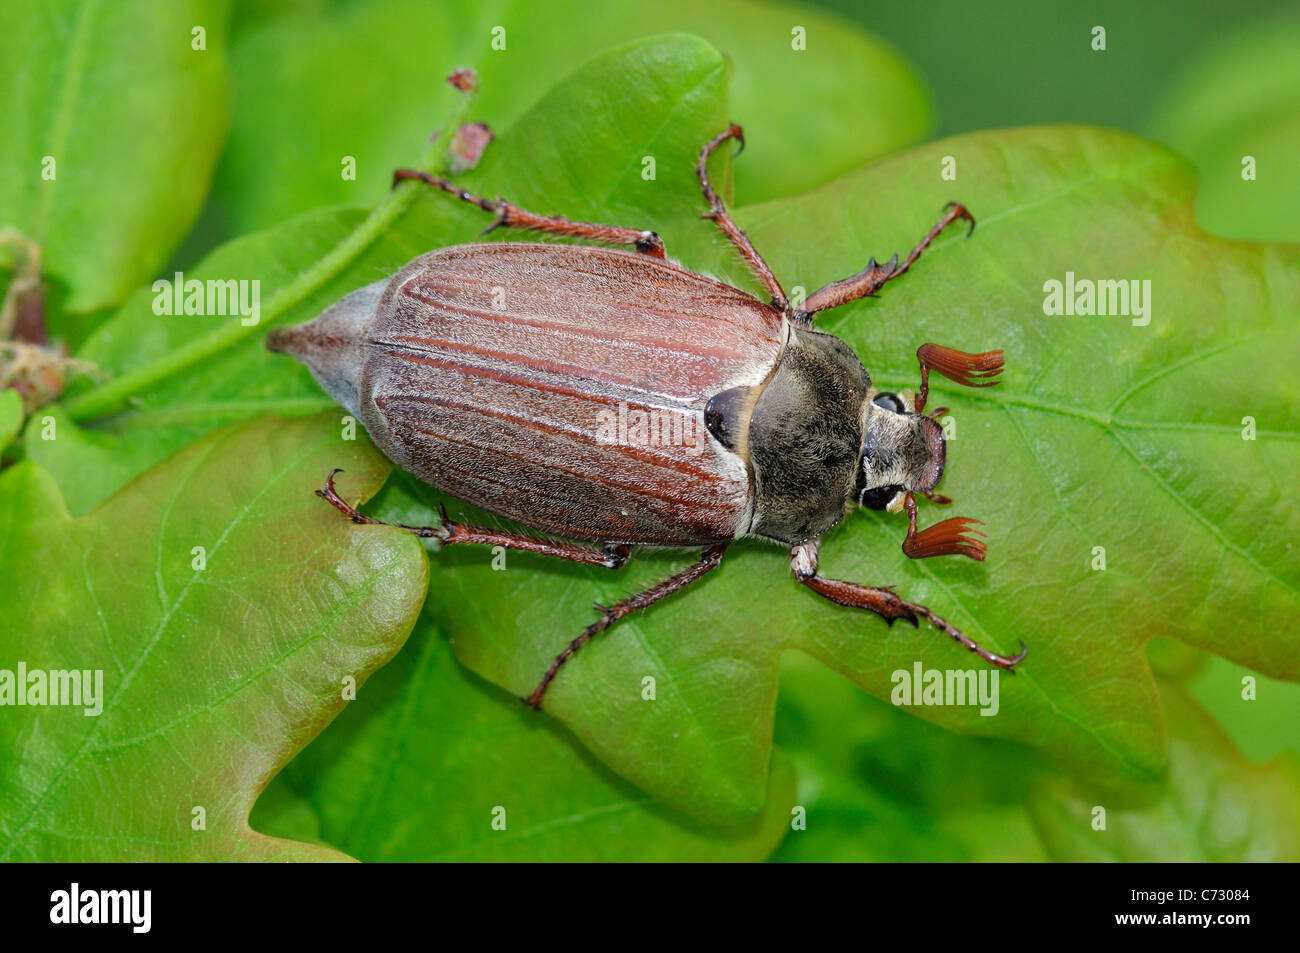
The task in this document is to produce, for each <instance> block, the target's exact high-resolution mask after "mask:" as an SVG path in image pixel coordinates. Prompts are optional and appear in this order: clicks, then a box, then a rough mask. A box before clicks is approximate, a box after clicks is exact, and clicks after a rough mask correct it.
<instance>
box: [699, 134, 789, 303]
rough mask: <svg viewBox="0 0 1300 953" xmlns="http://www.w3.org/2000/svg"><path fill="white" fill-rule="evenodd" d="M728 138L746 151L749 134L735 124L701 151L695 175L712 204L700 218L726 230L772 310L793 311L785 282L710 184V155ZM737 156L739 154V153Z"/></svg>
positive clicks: (710, 141) (723, 230) (723, 232)
mask: <svg viewBox="0 0 1300 953" xmlns="http://www.w3.org/2000/svg"><path fill="white" fill-rule="evenodd" d="M728 139H735V140H736V141H737V142H739V143H740V148H741V149H743V148H745V131H744V130H743V129H741V128H740V127H739V126H737V125H736V124H735V123H734V122H733V123H732V124H731V125H730V126H728V127H727V128H726V129H725V130H724V131H722V132H720V133H718V134H717V135H716V136H714V137H713V138H712V139H710V140H709V141H708V142H707V143H705V145H704V148H703V149H701V150H700V161H699V164H698V165H697V166H696V167H695V172H696V175H698V176H699V178H700V188H701V189H703V190H704V197H705V198H706V199H708V202H709V210H708V211H707V212H705V213H704V214H703V215H702V216H700V217H701V218H711V219H713V222H714V224H716V225H717V226H718V228H720V229H722V234H724V235H726V236H727V238H728V239H729V240H730V241H731V244H733V245H735V246H736V249H737V250H738V251H739V252H740V254H741V257H743V258H744V259H745V264H746V266H748V268H749V270H750V271H751V272H753V273H754V276H755V277H756V278H757V279H758V280H759V282H760V283H761V284H762V285H763V290H764V291H766V292H767V294H768V296H769V297H770V298H771V299H772V307H774V308H776V309H777V310H778V311H781V312H783V313H784V312H786V311H788V310H789V308H790V306H789V303H788V302H787V301H786V298H785V291H784V290H782V288H781V282H779V281H777V279H776V275H774V274H772V269H771V268H769V267H768V266H767V262H766V261H764V260H763V256H762V255H760V254H759V253H758V249H757V248H755V247H754V245H753V243H752V242H751V241H750V240H749V236H748V235H746V234H745V233H744V232H742V231H741V230H740V227H739V226H738V225H736V223H735V222H734V221H732V218H731V215H730V214H729V213H728V212H727V208H726V206H725V205H723V204H722V199H720V198H719V197H718V193H717V192H715V191H713V186H712V185H710V184H709V173H708V168H707V166H708V163H709V156H710V155H711V154H712V153H713V150H714V149H716V148H718V146H720V145H722V144H723V143H724V142H726V141H727V140H728ZM737 155H739V152H738V153H737Z"/></svg>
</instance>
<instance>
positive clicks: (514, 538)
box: [316, 470, 632, 569]
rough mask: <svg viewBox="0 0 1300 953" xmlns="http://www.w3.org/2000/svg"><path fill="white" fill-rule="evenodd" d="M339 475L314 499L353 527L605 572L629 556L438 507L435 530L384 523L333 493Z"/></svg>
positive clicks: (618, 548) (627, 551)
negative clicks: (506, 528)
mask: <svg viewBox="0 0 1300 953" xmlns="http://www.w3.org/2000/svg"><path fill="white" fill-rule="evenodd" d="M342 472H343V471H342V470H331V471H330V475H329V476H328V477H326V478H325V488H324V489H321V490H317V491H316V495H317V496H319V497H321V498H322V499H324V500H326V501H327V502H328V503H329V504H330V505H331V506H333V507H334V508H335V509H336V510H338V511H339V512H340V513H342V514H343V515H344V516H346V517H347V518H348V519H350V520H352V522H354V523H363V524H367V525H371V526H395V527H397V528H398V529H404V530H406V531H407V532H408V533H414V534H415V535H416V536H419V537H420V538H422V539H436V540H438V542H440V543H441V544H442V545H443V546H453V545H456V544H457V543H481V544H483V545H485V546H504V547H505V548H506V549H514V550H518V551H520V552H526V553H537V554H538V555H540V556H554V557H555V558H557V559H567V560H569V561H570V562H575V563H582V564H584V565H587V566H599V567H601V568H604V569H619V568H621V567H623V566H624V565H625V564H626V563H627V561H628V558H629V557H630V556H631V554H632V547H630V546H624V545H620V544H615V543H607V544H606V545H604V546H601V547H599V548H597V547H594V546H583V545H581V544H580V543H570V542H565V541H564V540H548V539H534V538H533V537H531V536H523V535H521V534H519V533H508V532H501V531H499V530H492V529H481V528H480V527H477V526H469V525H467V524H465V523H457V522H454V521H453V520H451V519H449V518H448V517H447V511H446V509H445V508H443V507H441V506H439V508H438V509H439V512H440V514H441V516H442V519H441V520H440V521H439V522H438V525H437V526H407V525H406V524H405V523H386V522H384V521H383V520H377V519H373V518H371V517H369V516H366V515H365V514H364V513H362V512H360V511H359V510H357V508H356V507H354V506H352V505H351V504H350V503H348V502H347V501H346V500H344V499H343V498H342V497H341V496H339V494H338V491H336V490H335V489H334V475H335V474H337V473H342Z"/></svg>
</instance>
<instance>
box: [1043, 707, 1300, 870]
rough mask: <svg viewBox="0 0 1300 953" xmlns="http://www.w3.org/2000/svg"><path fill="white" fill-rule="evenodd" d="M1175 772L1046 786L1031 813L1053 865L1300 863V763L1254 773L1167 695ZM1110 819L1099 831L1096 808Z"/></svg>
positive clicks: (1213, 730)
mask: <svg viewBox="0 0 1300 953" xmlns="http://www.w3.org/2000/svg"><path fill="white" fill-rule="evenodd" d="M1160 694H1161V699H1162V700H1163V702H1164V705H1165V711H1166V713H1167V715H1168V723H1169V767H1168V769H1167V771H1166V774H1165V776H1164V777H1163V778H1162V779H1161V780H1160V781H1159V782H1157V783H1151V784H1147V785H1136V786H1126V787H1118V786H1102V785H1098V784H1095V783H1094V784H1089V783H1081V782H1073V783H1071V782H1066V781H1052V782H1048V783H1045V784H1044V785H1043V786H1042V788H1041V789H1040V790H1039V791H1037V792H1036V793H1035V794H1034V796H1033V797H1032V798H1031V799H1030V800H1029V807H1030V813H1031V814H1032V815H1033V818H1034V823H1035V825H1036V827H1037V828H1038V831H1039V833H1040V835H1041V836H1042V839H1043V843H1044V845H1045V846H1046V848H1047V851H1048V853H1049V854H1050V855H1051V857H1052V859H1053V860H1064V861H1075V862H1078V861H1085V862H1087V861H1158V862H1169V861H1175V862H1195V861H1200V862H1204V861H1210V862H1236V863H1239V862H1243V861H1246V862H1258V861H1287V862H1292V863H1294V862H1295V861H1297V860H1300V758H1298V757H1297V756H1296V755H1295V753H1294V752H1286V753H1284V754H1280V755H1278V756H1277V757H1276V758H1274V759H1273V760H1272V761H1270V762H1269V763H1267V764H1263V765H1259V764H1253V763H1252V762H1250V761H1248V760H1247V759H1246V758H1245V757H1243V756H1242V755H1241V753H1240V752H1238V751H1237V750H1236V748H1235V747H1233V745H1232V743H1231V742H1230V741H1229V740H1228V738H1227V736H1226V735H1224V734H1223V732H1222V731H1221V730H1220V729H1219V727H1218V725H1216V724H1215V722H1214V720H1213V719H1212V718H1211V717H1210V716H1209V715H1208V714H1207V713H1206V711H1205V710H1204V709H1202V708H1201V707H1200V706H1199V705H1198V704H1197V703H1196V702H1195V701H1193V700H1192V699H1191V697H1190V696H1188V695H1187V694H1186V693H1185V692H1184V691H1182V690H1181V689H1178V688H1176V687H1173V686H1168V685H1165V686H1162V691H1161V693H1160ZM1098 807H1101V808H1104V809H1105V812H1106V815H1105V828H1104V829H1101V830H1098V829H1096V828H1095V824H1096V820H1095V818H1096V816H1097V815H1096V814H1095V811H1096V808H1098Z"/></svg>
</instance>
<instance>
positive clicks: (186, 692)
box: [0, 415, 428, 861]
mask: <svg viewBox="0 0 1300 953" xmlns="http://www.w3.org/2000/svg"><path fill="white" fill-rule="evenodd" d="M332 417H333V415H329V416H327V417H325V418H320V417H317V418H302V419H298V420H292V421H286V420H280V419H277V418H270V417H268V418H263V419H261V420H258V421H254V422H252V423H248V424H245V425H242V426H239V427H236V428H233V429H227V430H224V431H221V432H219V433H215V434H212V435H209V436H208V437H205V438H204V439H202V440H200V441H198V442H196V443H194V444H193V445H192V446H190V447H189V448H187V449H186V450H184V451H182V452H181V453H179V454H177V455H176V456H175V457H173V458H172V459H170V460H168V461H167V462H166V463H164V464H162V465H160V466H158V467H155V468H153V469H152V470H150V471H148V472H147V473H146V474H144V475H143V476H141V477H140V478H139V479H138V480H136V481H135V482H134V483H132V484H130V485H129V486H128V487H126V488H125V489H123V490H121V491H120V492H119V493H117V494H116V495H115V496H114V497H113V498H112V499H111V500H109V501H108V502H107V503H105V504H104V505H103V506H101V507H100V508H98V509H97V510H95V512H93V513H91V514H89V515H87V516H83V517H80V518H78V519H73V518H72V517H70V516H69V515H68V513H67V511H66V510H65V509H64V508H63V502H62V499H61V497H60V494H59V490H58V488H57V486H55V484H54V481H53V480H52V479H51V478H50V476H49V475H48V474H47V473H45V472H44V471H42V470H41V469H40V468H39V467H37V466H36V465H34V464H32V463H30V462H26V463H20V464H18V465H17V466H14V467H11V468H10V469H8V470H7V471H6V472H5V473H4V474H3V475H2V476H0V528H2V529H0V606H3V607H4V610H3V613H4V614H3V618H2V619H0V669H4V670H8V672H9V673H16V672H17V671H18V666H19V665H25V666H26V669H27V670H28V672H29V673H30V672H33V671H37V670H42V671H49V670H77V671H83V670H84V671H87V672H94V671H98V672H100V673H101V676H99V677H102V683H97V684H102V688H101V689H100V691H99V692H98V694H97V701H96V702H95V704H94V705H93V706H92V707H97V708H99V712H98V713H97V714H95V715H90V716H88V715H87V714H86V711H85V707H86V706H84V705H83V706H79V707H54V706H50V705H46V706H43V707H34V706H32V705H26V706H23V707H6V708H5V709H4V717H3V718H0V748H2V749H3V750H4V751H6V752H8V754H7V755H6V757H5V758H4V759H3V761H2V762H0V859H3V860H9V861H15V860H21V861H35V860H39V861H51V860H64V861H108V860H154V861H159V860H168V861H176V860H337V859H346V857H345V855H343V854H340V853H339V852H338V851H335V850H328V849H322V848H319V847H315V846H310V845H307V844H301V843H293V842H291V841H285V840H281V839H278V838H275V837H269V836H266V835H264V834H261V833H258V832H257V831H255V830H253V829H252V828H250V827H249V826H248V813H249V810H250V808H251V807H252V805H253V801H254V799H255V798H256V797H257V795H258V793H259V792H260V791H261V790H262V788H263V787H264V786H265V785H266V783H267V782H268V781H269V780H270V779H271V777H272V776H274V775H275V773H276V772H277V771H279V770H280V768H281V767H282V766H283V765H284V764H285V763H286V762H288V760H289V759H290V758H291V757H292V756H293V754H294V753H295V752H296V751H298V750H299V749H300V748H302V747H303V745H305V744H306V743H307V742H308V741H309V740H310V739H311V738H312V737H314V736H315V735H316V734H317V733H318V732H319V731H320V730H321V729H322V728H323V727H324V726H325V725H326V724H327V723H328V722H329V721H330V720H331V719H332V718H333V717H334V716H335V715H336V714H337V713H338V712H339V711H340V710H341V709H342V708H343V707H344V705H345V704H346V702H345V701H344V686H345V684H347V681H346V680H349V679H355V681H356V682H357V683H361V682H364V681H365V679H366V678H367V676H369V675H370V673H371V672H373V671H374V670H375V669H376V668H378V667H379V666H380V665H382V664H383V663H384V662H385V661H387V660H388V659H389V658H390V657H391V656H392V655H393V653H395V652H396V651H397V650H398V648H400V647H401V645H402V642H403V641H404V640H405V638H406V636H407V633H408V632H409V631H410V628H411V625H412V623H413V622H414V619H415V616H416V614H417V613H418V612H419V608H420V602H421V600H422V593H423V589H424V586H425V584H426V580H427V575H428V570H427V563H426V560H425V558H424V554H423V553H421V552H420V549H419V546H418V545H417V544H416V543H415V541H414V539H412V538H411V537H409V536H407V535H406V534H403V533H400V532H398V531H395V530H390V529H387V528H384V527H372V528H370V529H368V530H364V531H362V532H359V533H358V532H355V531H354V528H353V527H351V526H348V525H344V524H342V523H340V522H339V521H338V520H337V519H335V518H334V517H335V516H336V515H337V514H334V513H332V512H327V511H323V510H322V508H321V507H320V506H317V505H314V504H315V503H316V502H318V501H316V500H315V499H314V498H313V497H312V495H311V488H312V487H313V486H314V485H315V484H316V482H317V481H318V479H319V474H320V471H321V469H322V468H323V467H329V466H335V465H338V466H346V467H347V468H348V470H349V473H350V474H351V475H352V476H353V477H354V478H355V479H356V481H357V482H356V484H355V485H356V486H357V487H358V490H359V492H360V493H361V494H362V495H368V494H369V493H370V492H372V491H373V490H374V489H375V487H377V486H378V485H379V484H380V483H381V482H382V481H383V479H384V476H385V474H386V472H387V470H388V466H387V464H386V462H385V461H384V459H383V458H382V457H381V456H380V455H379V454H378V453H377V452H376V451H375V450H374V448H373V447H371V446H370V445H369V444H368V443H366V442H361V441H359V442H347V441H344V440H341V439H340V435H339V431H338V429H337V428H336V427H335V426H334V423H333V419H332ZM199 547H201V549H200V548H199ZM11 677H13V676H11ZM29 677H30V675H29ZM93 678H94V677H92V679H93ZM3 679H4V676H3V675H2V674H0V699H3V698H4V697H5V695H4V681H3ZM9 687H10V689H11V690H13V691H16V689H15V686H14V684H13V683H12V682H10V685H9ZM83 701H86V699H83ZM16 703H17V695H16V694H11V695H10V697H9V699H8V702H7V704H10V705H13V704H16ZM197 809H202V813H201V814H200V813H198V812H197ZM196 827H198V828H199V829H196Z"/></svg>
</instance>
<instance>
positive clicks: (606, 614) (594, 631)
mask: <svg viewBox="0 0 1300 953" xmlns="http://www.w3.org/2000/svg"><path fill="white" fill-rule="evenodd" d="M726 551H727V547H726V546H725V545H724V546H712V547H710V548H709V549H706V550H704V552H703V553H701V554H700V559H699V561H698V562H696V563H695V564H694V565H691V566H687V567H686V568H685V569H683V570H682V571H681V572H678V573H674V574H673V575H671V576H669V577H668V578H667V579H665V580H664V581H663V582H661V583H658V584H657V585H654V586H651V587H650V588H649V589H647V590H645V591H644V592H639V593H637V594H636V595H634V596H630V597H628V598H627V599H624V600H623V601H622V602H616V603H614V605H612V606H603V605H601V604H600V603H597V604H596V610H597V611H598V612H599V613H600V618H599V619H597V620H596V621H595V622H593V623H592V624H591V625H589V626H587V628H585V629H584V630H583V631H582V634H581V635H579V636H578V637H577V638H576V639H574V640H573V641H572V642H570V643H569V644H568V645H567V646H565V648H564V651H563V652H561V653H560V654H559V655H557V656H556V657H555V661H554V662H552V663H551V667H550V668H548V669H547V670H546V674H545V675H543V676H542V680H541V681H540V682H539V683H538V685H537V687H536V688H535V689H533V693H532V694H531V695H529V696H528V697H527V698H525V699H522V701H523V703H524V704H525V705H527V706H528V707H529V708H534V709H537V708H541V707H542V696H544V695H545V694H546V689H547V688H549V687H550V684H551V682H553V681H555V676H556V675H557V674H558V673H559V671H560V668H561V667H562V666H563V665H564V663H565V662H567V661H568V660H569V659H571V658H573V656H574V655H575V654H576V653H577V651H578V650H579V649H580V648H582V647H583V646H584V645H586V644H587V643H588V642H590V641H591V640H592V639H594V638H595V637H596V636H598V635H600V633H602V632H604V631H605V630H606V629H608V628H609V627H610V626H611V625H613V624H614V623H615V622H617V621H618V620H619V619H621V618H623V616H625V615H627V614H628V613H630V612H635V611H636V610H637V609H644V608H646V607H647V606H652V605H654V604H655V603H656V602H658V601H659V600H660V599H662V598H664V597H665V596H670V595H672V594H673V593H674V592H676V591H677V590H679V589H683V588H685V587H686V586H689V585H690V584H691V583H693V582H694V581H695V580H697V579H699V578H700V577H701V576H703V575H704V574H705V573H707V572H708V571H709V570H710V569H714V568H715V567H717V565H718V563H720V562H722V554H723V553H725V552H726Z"/></svg>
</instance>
